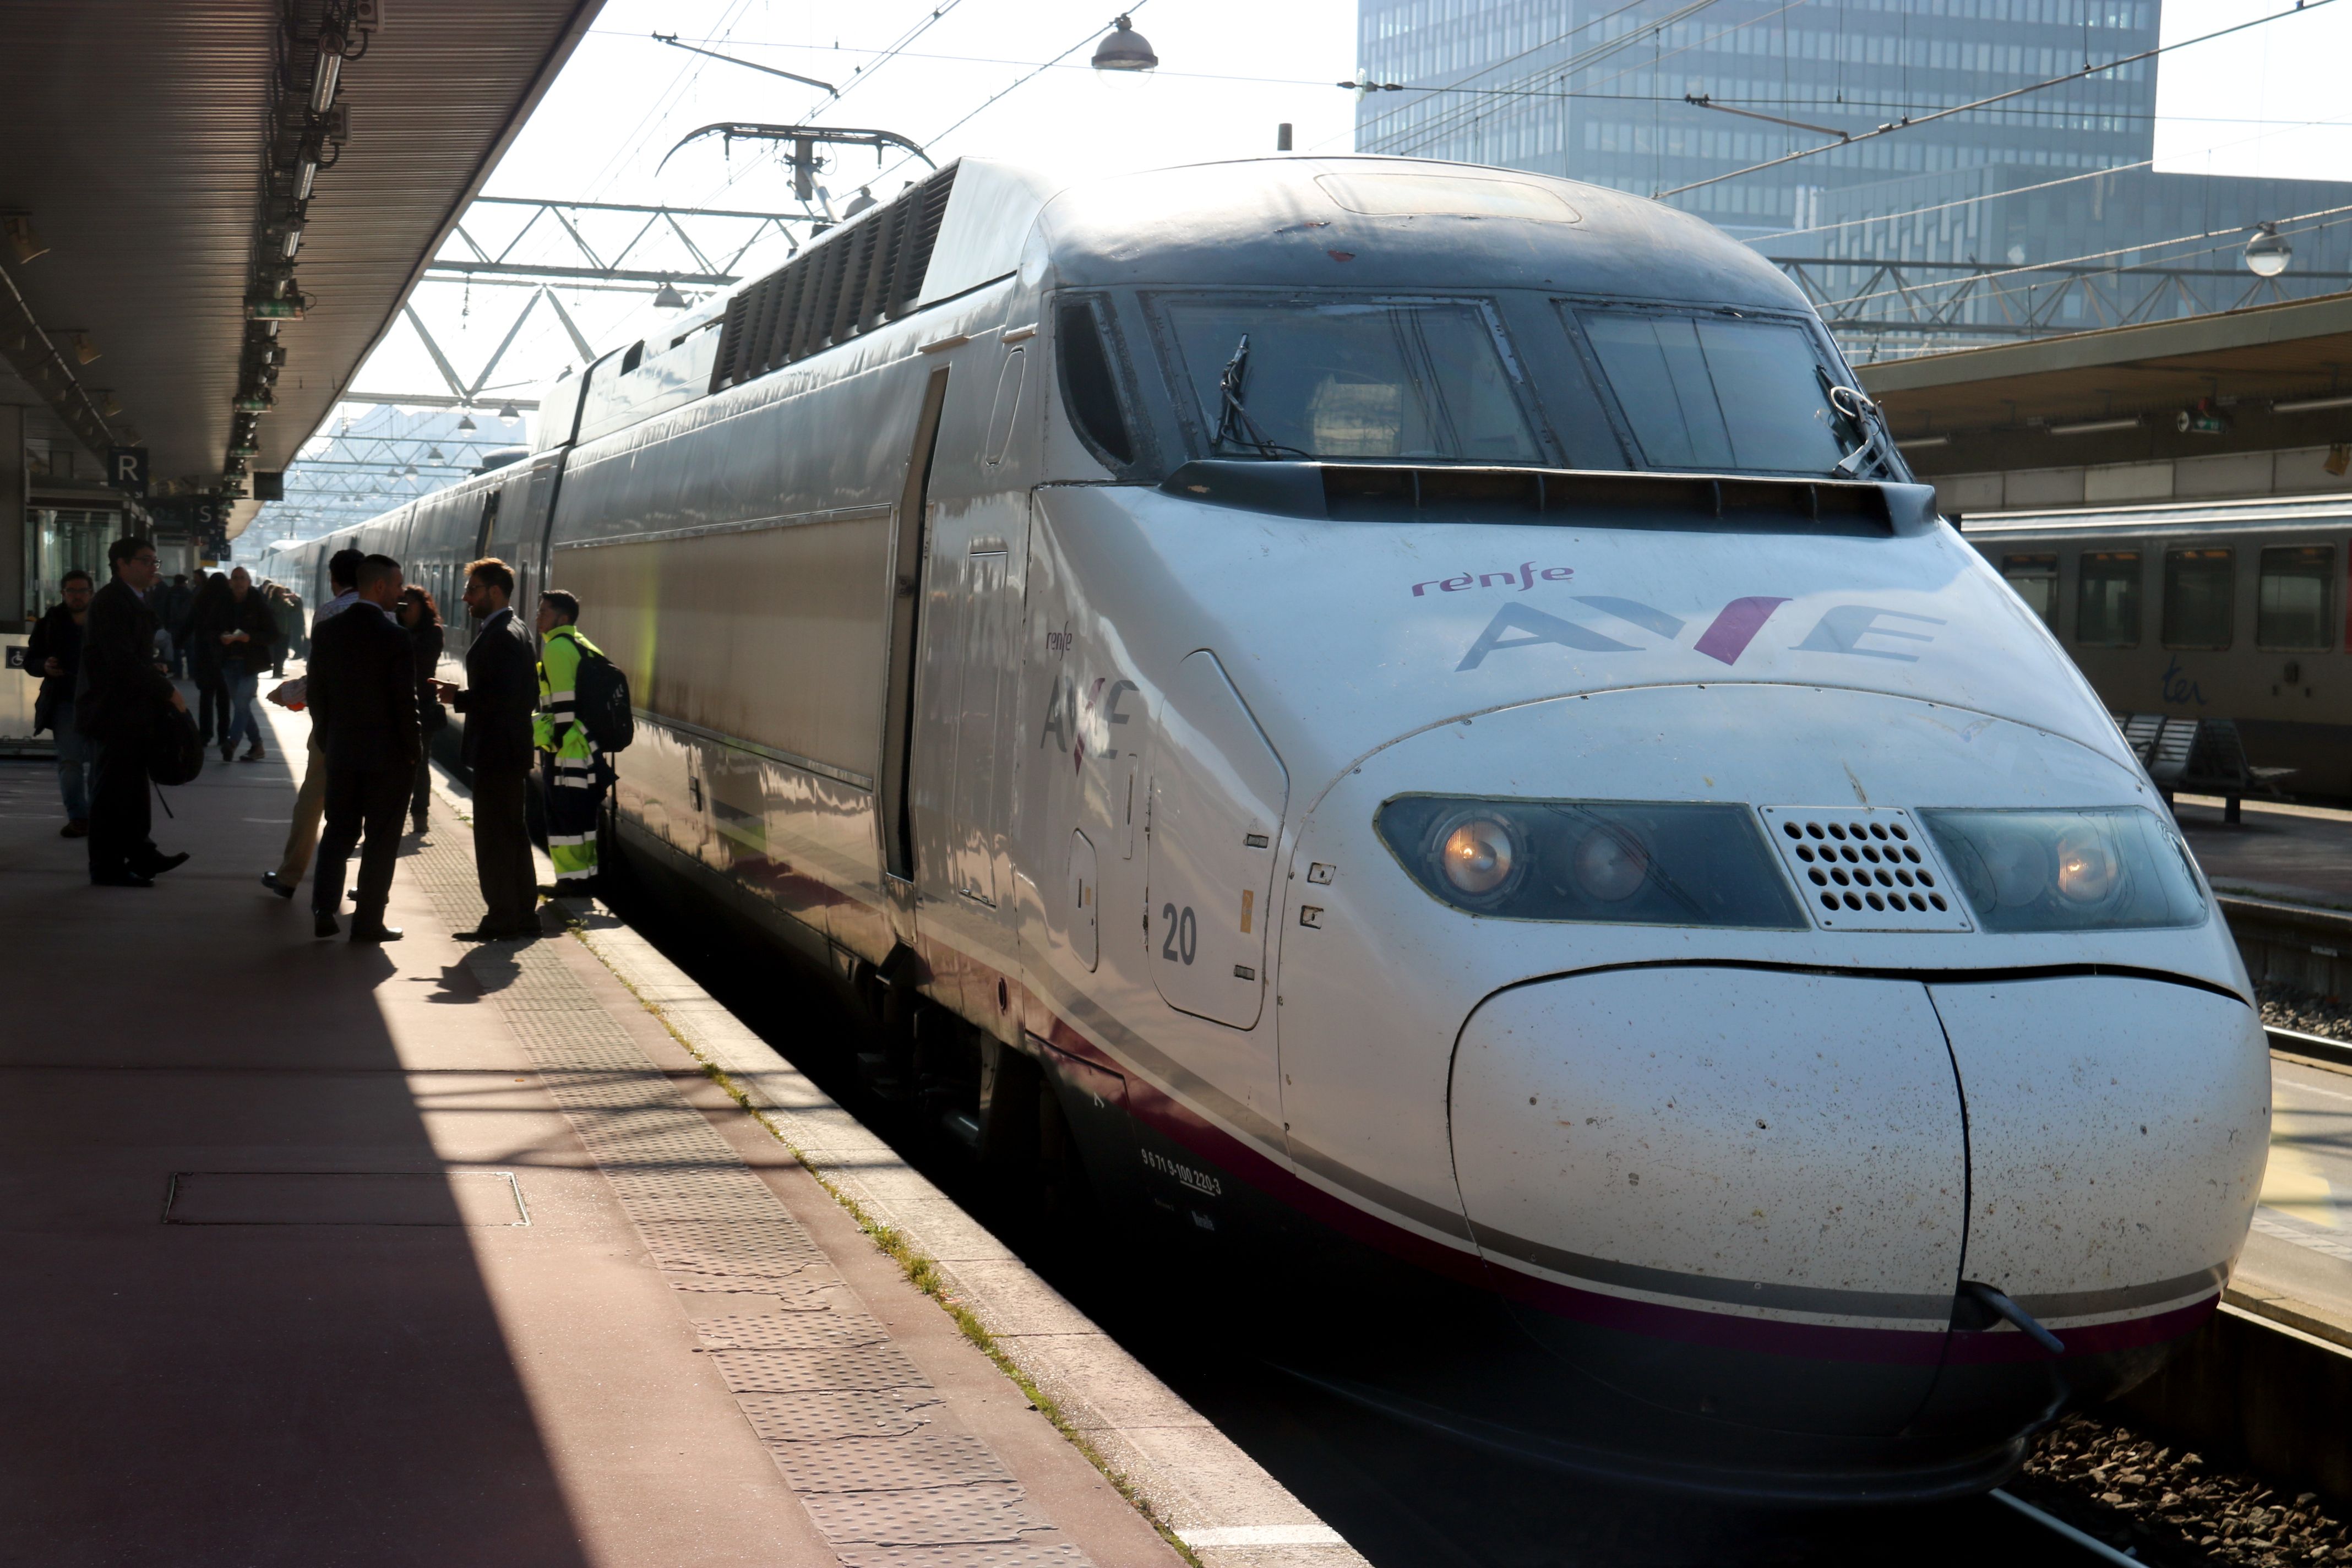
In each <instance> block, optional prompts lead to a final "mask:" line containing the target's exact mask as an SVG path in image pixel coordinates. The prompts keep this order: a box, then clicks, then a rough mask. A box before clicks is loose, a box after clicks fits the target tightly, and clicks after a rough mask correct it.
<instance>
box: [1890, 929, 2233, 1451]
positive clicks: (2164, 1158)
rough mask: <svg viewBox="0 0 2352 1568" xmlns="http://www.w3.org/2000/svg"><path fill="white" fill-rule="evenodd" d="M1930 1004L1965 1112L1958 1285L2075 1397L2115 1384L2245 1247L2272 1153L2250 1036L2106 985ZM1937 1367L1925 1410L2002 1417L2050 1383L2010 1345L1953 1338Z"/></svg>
mask: <svg viewBox="0 0 2352 1568" xmlns="http://www.w3.org/2000/svg"><path fill="white" fill-rule="evenodd" d="M1930 994H1931V995H1932V997H1933V999H1934V1002H1935V1005H1936V1010H1937V1014H1938V1015H1939V1016H1941V1017H1942V1020H1943V1024H1944V1028H1945V1032H1946V1034H1947V1035H1948V1037H1949V1038H1950V1041H1951V1049H1952V1059H1953V1063H1954V1066H1955V1068H1957V1069H1958V1075H1959V1081H1960V1089H1961V1093H1962V1095H1963V1097H1964V1098H1965V1100H1966V1101H1967V1104H1968V1110H1969V1241H1968V1261H1967V1268H1966V1277H1967V1278H1968V1279H1973V1280H1981V1281H1983V1282H1984V1283H1986V1284H1989V1285H1992V1286H1994V1287H1996V1288H1998V1289H2000V1290H2002V1291H2004V1292H2006V1293H2007V1294H2008V1295H2009V1296H2010V1297H2011V1299H2012V1300H2016V1301H2017V1302H2018V1303H2019V1304H2020V1305H2021V1306H2022V1307H2024V1308H2025V1310H2027V1311H2028V1312H2030V1313H2032V1315H2033V1316H2034V1317H2035V1318H2036V1319H2038V1320H2040V1321H2042V1323H2043V1324H2044V1325H2045V1326H2046V1327H2048V1328H2049V1329H2050V1330H2051V1331H2053V1332H2054V1333H2055V1334H2057V1336H2058V1337H2059V1338H2060V1339H2061V1340H2062V1341H2063V1342H2064V1343H2065V1345H2066V1352H2067V1353H2066V1354H2065V1356H2063V1358H2060V1362H2059V1364H2058V1367H2057V1369H2056V1370H2057V1372H2058V1373H2059V1374H2060V1375H2062V1376H2063V1378H2064V1380H2065V1382H2066V1383H2067V1384H2068V1385H2070V1386H2071V1388H2072V1389H2073V1390H2074V1393H2075V1394H2078V1395H2080V1396H2084V1397H2096V1396H2099V1395H2102V1394H2110V1393H2114V1392H2116V1391H2117V1390H2119V1389H2121V1388H2123V1387H2127V1386H2129V1384H2132V1383H2134V1382H2137V1380H2138V1379H2139V1378H2140V1377H2142V1376H2145V1375H2146V1374H2147V1373H2148V1372H2150V1371H2153V1370H2154V1368H2155V1366H2156V1365H2157V1364H2158V1361H2159V1360H2160V1359H2161V1351H2160V1348H2159V1347H2161V1346H2162V1345H2163V1344H2164V1343H2166V1342H2169V1341H2172V1340H2175V1339H2177V1338H2178V1337H2179V1335H2181V1334H2182V1333H2185V1332H2186V1331H2188V1330H2189V1328H2190V1327H2193V1326H2194V1325H2195V1323H2196V1322H2197V1321H2200V1319H2201V1318H2202V1316H2203V1315H2204V1313H2205V1312H2206V1311H2208V1310H2210V1308H2211V1304H2212V1301H2213V1300H2214V1298H2215V1297H2216V1296H2217V1295H2218V1293H2219V1292H2220V1290H2221V1285H2222V1283H2223V1281H2224V1280H2225V1279H2226V1277H2227V1275H2228V1271H2229V1268H2230V1267H2231V1264H2232V1263H2233V1262H2234V1261H2235V1260H2236V1258H2237V1254H2238V1249H2239V1247H2242V1245H2243V1244H2244V1241H2245V1236H2246V1227H2247V1224H2248V1222H2249V1220H2250V1219H2251V1217H2252V1214H2253V1208H2254V1203H2255V1199H2256V1196H2257V1195H2258V1194H2259V1193H2260V1191H2261V1187H2262V1179H2263V1163H2264V1161H2265V1158H2266V1156H2267V1153H2268V1150H2269V1142H2270V1081H2271V1079H2270V1049H2269V1045H2268V1042H2267V1041H2266V1039H2265V1038H2264V1037H2263V1031H2262V1025H2261V1021H2260V1020H2259V1018H2257V1016H2255V1014H2254V1012H2253V1010H2252V1008H2250V1007H2248V1006H2247V1005H2245V1004H2244V1003H2242V1002H2240V1001H2238V1000H2236V999H2235V998H2234V997H2230V996H2223V995H2219V994H2214V993H2212V992H2210V991H2203V990H2198V989H2194V988H2191V987H2189V986H2184V985H2179V984H2166V983H2163V982H2159V981H2154V980H2137V979H2130V978H2126V977H2123V976H2117V975H2089V976H2070V977H2063V978H2053V979H2041V980H2022V981H1999V982H1989V983H1981V984H1937V985H1934V986H1932V987H1930ZM1949 1362H1950V1365H1949V1368H1948V1372H1947V1375H1946V1378H1945V1380H1944V1383H1943V1384H1940V1385H1939V1386H1938V1389H1937V1399H1936V1407H1937V1411H1938V1412H1954V1413H1957V1412H1958V1410H1960V1409H1963V1408H1965V1407H1967V1406H1969V1405H1976V1404H1982V1403H1984V1402H1987V1401H1990V1402H1993V1403H1998V1404H2008V1403H2010V1402H2011V1399H2012V1398H2013V1388H2011V1385H2014V1384H2019V1383H2021V1382H2023V1381H2025V1380H2027V1379H2029V1378H2032V1377H2033V1376H2037V1375H2039V1376H2047V1375H2049V1374H2050V1373H2051V1372H2052V1370H2053V1369H2052V1368H2051V1367H2050V1366H2049V1364H2048V1362H2047V1359H2046V1358H2044V1357H2041V1356H2038V1355H2036V1354H2035V1353H2034V1352H2033V1350H2032V1346H2031V1344H2030V1343H2029V1342H2026V1341H2025V1340H2024V1339H2023V1337H2022V1336H2021V1335H2019V1334H2016V1333H2014V1332H2010V1331H1991V1332H1983V1333H1966V1332H1963V1333H1956V1334H1955V1335H1953V1337H1952V1347H1951V1353H1950V1357H1949ZM2003 1368H2007V1369H2009V1372H2008V1373H2003V1372H2002V1371H2001V1370H2000V1369H2003Z"/></svg>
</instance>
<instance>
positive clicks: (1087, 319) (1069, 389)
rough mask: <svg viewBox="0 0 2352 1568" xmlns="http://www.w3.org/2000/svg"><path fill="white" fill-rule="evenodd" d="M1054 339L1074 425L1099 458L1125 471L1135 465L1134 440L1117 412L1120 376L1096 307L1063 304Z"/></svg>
mask: <svg viewBox="0 0 2352 1568" xmlns="http://www.w3.org/2000/svg"><path fill="white" fill-rule="evenodd" d="M1054 338H1055V342H1056V343H1057V344H1059V346H1060V351H1061V362H1062V401H1063V403H1064V404H1065V405H1067V406H1068V408H1069V410H1070V423H1071V424H1073V425H1075V426H1077V431H1078V435H1079V436H1080V437H1083V438H1084V439H1085V441H1086V443H1087V446H1089V447H1093V448H1094V449H1095V455H1096V456H1097V457H1098V458H1103V459H1104V460H1105V461H1107V462H1108V463H1109V464H1110V465H1111V466H1112V467H1114V468H1125V467H1126V466H1127V465H1128V464H1129V463H1132V462H1133V461H1135V441H1134V438H1133V437H1130V436H1129V434H1128V431H1127V415H1126V414H1125V412H1124V411H1122V410H1121V409H1120V407H1119V401H1118V374H1116V373H1115V372H1114V371H1113V370H1112V369H1111V363H1110V350H1109V348H1108V346H1106V345H1105V344H1104V342H1103V335H1102V322H1101V321H1100V320H1099V319H1098V318H1097V316H1096V315H1095V308H1094V307H1093V306H1092V305H1090V304H1088V303H1087V301H1085V300H1065V301H1064V302H1063V304H1062V308H1061V310H1060V311H1059V312H1058V313H1057V314H1056V315H1055V324H1054Z"/></svg>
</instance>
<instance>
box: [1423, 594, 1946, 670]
mask: <svg viewBox="0 0 2352 1568" xmlns="http://www.w3.org/2000/svg"><path fill="white" fill-rule="evenodd" d="M1574 597H1575V602H1576V603H1578V604H1580V605H1590V606H1591V608H1593V609H1596V610H1598V611H1600V612H1601V614H1602V615H1604V616H1608V617H1610V618H1611V619H1612V620H1615V621H1622V622H1623V623H1624V624H1625V625H1626V626H1629V627H1638V628H1640V629H1641V630H1643V631H1646V632H1649V633H1652V634H1653V635H1654V636H1657V637H1664V639H1666V640H1667V641H1668V642H1675V641H1678V640H1680V638H1681V637H1682V634H1683V627H1684V626H1685V625H1686V624H1687V623H1686V622H1685V621H1684V620H1683V619H1682V617H1681V616H1672V615H1668V614H1667V613H1666V612H1665V611H1664V610H1661V609H1658V608H1656V607H1655V606H1654V605H1644V604H1642V603H1641V602H1639V601H1638V600H1633V599H1619V598H1613V597H1611V596H1609V595H1601V594H1579V595H1575V596H1574ZM1787 603H1789V601H1788V600H1787V599H1785V598H1773V597H1769V596H1763V595H1759V596H1755V597H1750V598H1740V599H1734V600H1732V601H1731V603H1729V604H1727V605H1724V606H1723V608H1722V609H1720V610H1718V611H1717V612H1716V616H1715V619H1714V620H1713V621H1711V622H1709V623H1708V625H1707V627H1706V630H1705V631H1703V632H1701V633H1700V634H1699V635H1698V640H1697V641H1696V642H1695V643H1693V644H1692V645H1691V647H1692V650H1693V651H1694V652H1696V653H1703V654H1705V655H1706V657H1707V658H1711V659H1714V660H1715V661H1716V662H1717V663H1718V664H1737V663H1738V662H1739V656H1740V655H1742V654H1744V653H1746V652H1747V651H1748V645H1749V644H1750V643H1752V642H1754V641H1755V640H1756V636H1757V634H1758V633H1759V632H1761V631H1762V630H1763V629H1764V623H1765V622H1767V621H1769V620H1770V619H1771V618H1772V613H1773V612H1774V611H1775V610H1778V609H1779V608H1780V606H1781V605H1785V604H1787ZM1898 622H1903V623H1909V624H1908V625H1896V624H1893V623H1898ZM1943 624H1944V623H1943V622H1942V621H1940V620H1938V619H1937V618H1936V617H1935V616H1915V615H1913V614H1912V613H1911V612H1909V611H1908V610H1883V609H1880V608H1878V607H1876V606H1875V605H1832V606H1830V608H1829V609H1827V610H1825V611H1823V612H1822V616H1821V619H1819V620H1818V621H1816V622H1814V623H1813V628H1812V630H1811V632H1809V633H1807V634H1806V635H1805V637H1803V638H1801V640H1799V641H1798V642H1795V643H1792V644H1790V647H1791V648H1793V649H1795V650H1797V651H1799V652H1804V653H1837V654H1848V655H1854V656H1858V657H1861V658H1892V659H1899V660H1902V661H1904V662H1905V663H1914V662H1916V660H1917V659H1918V657H1919V656H1918V655H1917V654H1916V653H1908V652H1906V651H1903V650H1902V649H1901V648H1900V647H1885V646H1880V647H1865V646H1864V644H1863V639H1864V638H1865V637H1879V638H1892V639H1897V640H1899V641H1901V642H1909V643H1926V642H1932V641H1934V640H1935V634H1934V633H1933V632H1930V631H1924V630H1915V629H1913V628H1915V627H1925V626H1942V625H1943ZM1542 645H1549V646H1552V647H1567V648H1574V649H1576V650H1577V651H1579V652H1580V653H1633V652H1635V651H1637V648H1636V645H1634V644H1633V643H1629V642H1624V641H1622V640H1620V639H1619V638H1616V637H1610V636H1608V635H1607V634H1606V633H1603V632H1600V631H1597V630H1595V629H1594V628H1592V627H1591V626H1585V625H1583V624H1582V623H1580V622H1578V621H1571V620H1567V619H1564V618H1562V617H1561V616H1555V615H1552V614H1550V613H1549V612H1547V611H1543V610H1538V609H1537V608H1536V607H1535V606H1534V605H1523V604H1520V603H1519V602H1518V601H1517V600H1513V601H1512V602H1511V603H1509V604H1507V605H1504V606H1503V607H1502V608H1501V609H1499V610H1497V611H1496V612H1495V618H1494V619H1493V620H1490V621H1488V622H1487V623H1486V630H1485V631H1482V632H1480V633H1479V634H1478V638H1477V640H1476V641H1475V642H1474V643H1472V644H1471V645H1470V651H1469V652H1467V653H1465V654H1464V655H1463V656H1462V662H1461V663H1460V664H1457V665H1455V666H1454V671H1455V673H1456V674H1459V673H1460V672H1462V671H1463V670H1466V669H1475V668H1478V667H1479V666H1480V665H1482V664H1484V663H1486V656H1487V655H1488V654H1490V653H1501V652H1506V651H1507V650H1509V649H1511V648H1517V647H1538V646H1542Z"/></svg>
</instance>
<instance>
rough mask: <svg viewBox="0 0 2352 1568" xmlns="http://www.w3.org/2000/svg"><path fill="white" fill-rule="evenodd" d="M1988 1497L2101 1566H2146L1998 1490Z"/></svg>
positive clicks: (2028, 1503) (2143, 1567) (2057, 1518)
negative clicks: (2091, 1557)
mask: <svg viewBox="0 0 2352 1568" xmlns="http://www.w3.org/2000/svg"><path fill="white" fill-rule="evenodd" d="M1990 1495H1991V1498H1992V1500H1993V1501H1995V1502H1997V1503H2000V1504H2001V1505H2002V1506H2003V1507H2005V1508H2008V1509H2010V1510H2012V1511H2014V1512H2015V1513H2016V1514H2017V1515H2018V1516H2019V1517H2020V1518H2021V1519H2029V1520H2032V1521H2033V1522H2034V1523H2036V1524H2038V1525H2040V1526H2042V1529H2044V1530H2046V1531H2050V1532H2051V1533H2052V1534H2053V1535H2056V1536H2060V1537H2063V1539H2065V1540H2067V1541H2069V1542H2073V1543H2074V1545H2076V1546H2079V1547H2081V1548H2082V1549H2083V1550H2084V1551H2085V1552H2089V1553H2090V1554H2091V1555H2092V1556H2094V1557H2096V1558H2097V1559H2098V1560H2099V1561H2100V1562H2102V1563H2123V1564H2124V1565H2125V1568H2147V1563H2142V1562H2141V1561H2140V1560H2139V1559H2138V1558H2137V1557H2128V1556H2126V1555H2125V1554H2124V1553H2123V1552H2118V1551H2116V1549H2115V1548H2114V1547H2112V1546H2110V1545H2108V1544H2107V1543H2106V1542H2104V1541H2101V1540H2100V1539H2099V1538H2098V1537H2097V1536H2095V1535H2090V1534H2086V1533H2085V1532H2084V1531H2079V1530H2077V1529H2075V1528H2074V1526H2073V1525H2071V1524H2069V1523H2067V1522H2066V1521H2064V1520H2063V1519H2060V1518H2059V1517H2058V1516H2057V1515H2056V1514H2053V1513H2044V1512H2043V1511H2042V1510H2040V1509H2038V1508H2036V1507H2034V1506H2033V1505H2032V1503H2030V1502H2027V1501H2026V1500H2024V1499H2023V1498H2021V1497H2016V1496H2013V1495H2011V1493H2009V1492H2005V1491H2002V1490H2001V1489H2000V1488H1998V1487H1996V1488H1994V1489H1993V1490H1992V1492H1991V1494H1990Z"/></svg>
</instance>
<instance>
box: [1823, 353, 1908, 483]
mask: <svg viewBox="0 0 2352 1568" xmlns="http://www.w3.org/2000/svg"><path fill="white" fill-rule="evenodd" d="M1815 374H1817V375H1819V376H1820V377H1821V381H1822V393H1823V394H1824V395H1826V396H1827V397H1828V399H1829V405H1830V407H1831V408H1832V410H1833V411H1834V412H1835V413H1836V414H1837V416H1838V417H1839V418H1840V419H1841V420H1842V421H1843V423H1844V425H1845V426H1846V427H1847V428H1848V429H1849V430H1851V431H1853V437H1854V442H1855V445H1854V447H1853V450H1852V451H1850V452H1848V453H1847V454H1846V455H1845V457H1844V458H1843V460H1842V461H1841V462H1840V463H1839V464H1838V466H1837V473H1838V477H1839V478H1840V479H1854V478H1857V477H1859V476H1860V474H1861V473H1862V466H1863V464H1864V463H1865V462H1869V461H1872V460H1875V461H1876V462H1877V464H1878V476H1879V478H1881V479H1895V478H1897V477H1899V476H1900V474H1901V473H1902V470H1901V469H1900V468H1896V467H1895V440H1894V437H1893V436H1892V435H1891V434H1889V433H1888V431H1887V429H1886V416H1885V415H1884V414H1883V413H1881V412H1880V411H1879V407H1878V405H1877V404H1875V403H1874V402H1872V401H1871V400H1870V398H1869V397H1867V396H1866V395H1864V394H1863V393H1861V392H1859V391H1857V390H1856V389H1854V388H1853V387H1851V386H1846V385H1843V384H1839V383H1835V382H1832V381H1831V380H1830V378H1829V374H1828V373H1827V372H1825V371H1816V372H1815Z"/></svg>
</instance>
